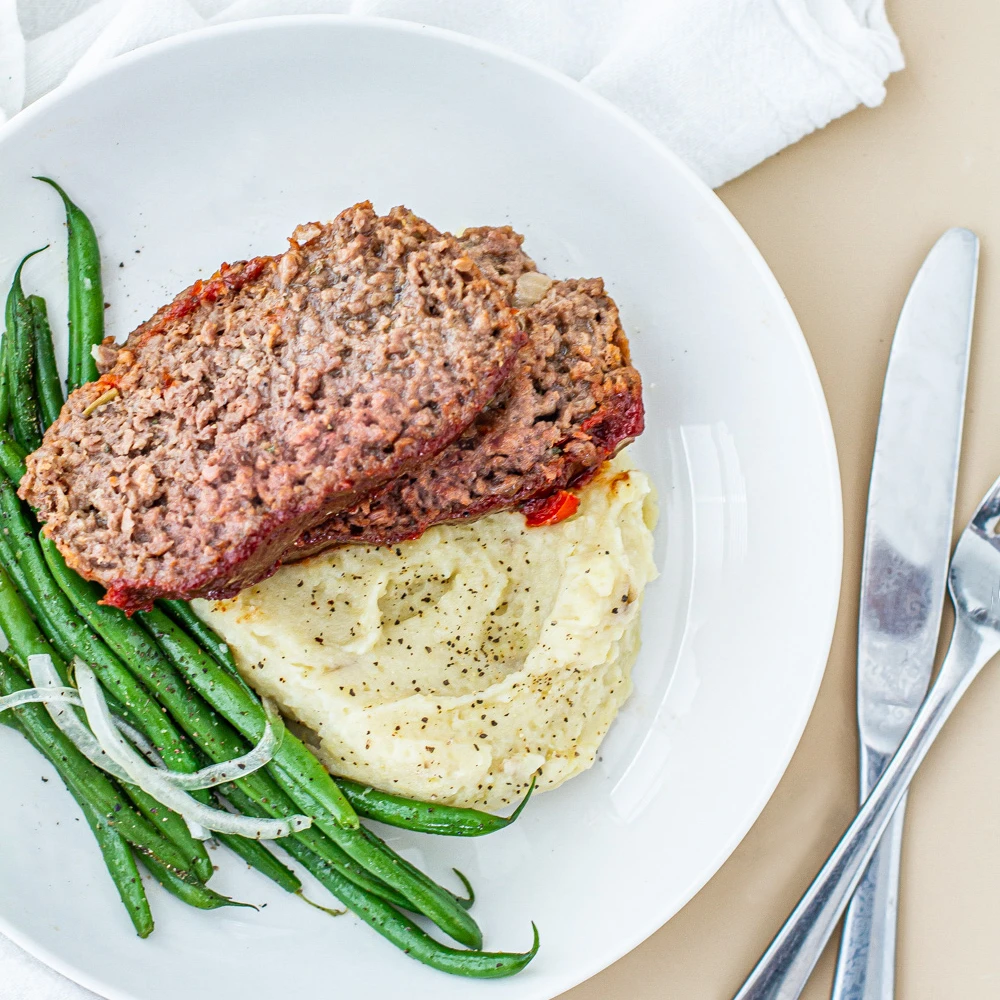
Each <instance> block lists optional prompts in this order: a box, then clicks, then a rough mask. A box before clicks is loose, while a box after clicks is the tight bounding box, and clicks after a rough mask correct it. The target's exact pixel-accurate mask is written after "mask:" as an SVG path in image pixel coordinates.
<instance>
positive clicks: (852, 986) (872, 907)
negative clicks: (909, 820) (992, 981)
mask: <svg viewBox="0 0 1000 1000" xmlns="http://www.w3.org/2000/svg"><path fill="white" fill-rule="evenodd" d="M880 756H881V755H880ZM885 762H886V763H887V762H888V760H887V759H886V761H885ZM879 773H881V770H880V772H879ZM905 811H906V796H905V795H904V796H903V800H902V801H901V802H900V803H899V805H898V806H897V807H896V811H895V812H894V813H893V814H892V819H891V820H890V821H889V826H888V828H887V829H886V831H885V833H883V834H882V839H881V840H880V841H879V843H878V847H877V848H876V849H875V856H874V857H873V858H872V860H871V864H869V865H868V868H867V869H866V871H865V874H864V877H863V878H862V879H861V884H860V885H859V886H858V888H857V891H856V892H855V893H854V897H853V898H852V899H851V903H850V906H848V907H847V913H846V914H845V916H844V931H843V934H842V936H841V939H840V953H839V955H838V957H837V971H836V973H835V974H834V977H833V990H832V992H831V993H830V1000H893V996H894V991H895V979H896V976H895V974H896V917H897V910H898V907H897V903H898V900H899V865H900V859H901V856H902V850H903V820H904V814H905Z"/></svg>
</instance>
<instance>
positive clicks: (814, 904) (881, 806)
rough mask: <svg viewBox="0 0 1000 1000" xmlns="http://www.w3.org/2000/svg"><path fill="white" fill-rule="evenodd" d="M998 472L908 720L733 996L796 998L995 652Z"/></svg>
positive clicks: (962, 539) (998, 630)
mask: <svg viewBox="0 0 1000 1000" xmlns="http://www.w3.org/2000/svg"><path fill="white" fill-rule="evenodd" d="M998 530H1000V479H998V480H997V481H996V482H995V483H994V484H993V486H992V488H991V489H990V491H989V493H987V494H986V496H985V497H984V498H983V500H982V503H980V505H979V507H978V508H977V510H976V512H975V514H974V515H973V516H972V520H971V521H970V522H969V524H968V526H967V527H966V529H965V530H964V531H963V532H962V534H961V535H960V536H959V539H958V545H957V546H956V547H955V553H954V555H953V556H952V560H951V566H950V568H949V571H948V592H949V593H950V595H951V600H952V603H953V604H954V605H955V629H954V631H953V633H952V637H951V643H950V645H949V647H948V652H947V654H946V656H945V658H944V662H943V663H942V664H941V669H940V670H939V671H938V676H937V678H936V680H935V681H934V683H933V685H932V686H931V689H930V691H928V693H927V699H926V700H925V701H924V703H923V705H922V706H921V707H920V711H919V712H917V714H916V716H915V718H914V720H913V724H912V726H911V727H910V729H909V731H908V732H907V734H906V736H905V737H904V739H903V742H902V743H901V744H900V746H899V749H898V750H897V751H896V755H895V756H894V757H893V758H892V760H891V761H890V763H889V766H888V767H887V768H886V769H885V772H884V773H883V775H882V777H881V778H880V779H879V781H878V783H877V784H876V785H875V787H874V788H873V789H872V792H871V794H870V795H869V796H868V798H867V799H865V802H864V804H863V805H862V806H861V809H860V810H859V811H858V814H857V816H856V817H855V818H854V821H853V822H852V823H851V825H850V826H849V827H848V828H847V831H846V832H845V833H844V836H843V837H842V838H841V839H840V842H839V843H838V844H837V846H836V847H835V848H834V849H833V853H832V854H831V855H830V857H829V859H828V860H827V862H826V864H824V865H823V867H822V868H821V869H820V872H819V874H818V875H817V876H816V878H815V880H814V881H813V883H812V885H811V886H810V887H809V888H808V889H807V890H806V893H805V895H804V896H803V897H802V899H801V900H800V901H799V904H798V906H796V907H795V909H794V910H793V911H792V913H791V915H790V916H789V918H788V919H787V920H786V921H785V923H784V925H783V926H782V928H781V930H780V931H778V933H777V935H776V936H775V938H774V940H773V941H772V942H771V944H770V945H769V947H768V949H767V951H766V952H764V955H763V956H762V958H761V960H760V961H759V962H758V963H757V965H756V967H755V968H754V970H753V971H752V972H751V973H750V975H749V977H748V978H747V980H746V982H745V983H744V984H743V986H742V987H741V988H740V991H739V993H737V994H736V997H735V998H734V1000H796V998H797V997H798V996H799V995H800V994H801V992H802V990H803V989H804V987H805V985H806V981H807V980H808V979H809V976H810V974H811V973H812V970H813V968H814V967H815V965H816V962H817V961H818V959H819V956H820V953H821V952H822V951H823V948H824V947H825V946H826V943H827V941H829V939H830V936H831V934H832V933H833V931H834V929H835V927H836V925H837V921H838V920H839V919H840V917H841V916H842V914H843V912H844V910H845V909H846V908H847V904H848V902H849V901H850V898H851V896H852V895H853V893H854V890H855V889H856V888H857V886H858V883H859V882H860V881H861V878H862V876H863V875H864V872H865V869H866V868H867V866H868V862H869V861H870V860H871V858H872V855H873V854H874V853H875V848H876V847H877V845H878V842H879V838H880V837H881V836H882V833H883V832H884V831H885V828H886V827H887V826H888V825H889V821H890V820H891V819H892V815H893V812H894V811H895V809H896V806H897V805H898V804H899V801H900V799H901V798H902V797H903V795H904V794H905V792H906V789H907V787H908V786H909V784H910V781H911V780H912V778H913V775H914V773H915V772H916V770H917V767H919V765H920V762H921V761H922V760H923V759H924V757H925V756H926V754H927V751H928V750H929V749H930V746H931V744H932V743H933V742H934V739H935V737H936V736H937V735H938V733H939V732H940V731H941V727H942V726H943V725H944V724H945V722H946V721H947V719H948V716H949V715H950V714H951V712H952V710H953V709H954V708H955V706H956V705H957V704H958V702H959V700H960V699H961V697H962V695H963V694H965V692H966V690H967V689H968V687H969V685H970V684H971V683H972V681H973V680H974V679H975V677H976V675H977V674H978V673H979V671H980V670H982V668H983V667H984V666H985V665H986V664H987V663H988V662H989V661H990V660H991V659H993V657H994V656H995V655H996V654H997V653H998V652H1000V534H998Z"/></svg>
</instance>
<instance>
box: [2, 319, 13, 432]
mask: <svg viewBox="0 0 1000 1000" xmlns="http://www.w3.org/2000/svg"><path fill="white" fill-rule="evenodd" d="M10 339H11V333H10V330H9V329H8V328H7V322H6V310H5V315H4V331H3V338H2V339H0V430H2V431H4V432H6V430H7V424H8V423H9V422H10V379H9V378H8V377H7V352H8V350H9V349H10Z"/></svg>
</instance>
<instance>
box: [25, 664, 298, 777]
mask: <svg viewBox="0 0 1000 1000" xmlns="http://www.w3.org/2000/svg"><path fill="white" fill-rule="evenodd" d="M73 663H74V667H77V666H78V665H79V664H81V663H83V661H82V660H81V659H80V658H79V657H77V658H76V659H74V661H73ZM84 665H85V666H86V664H84ZM28 669H29V670H30V672H31V679H32V681H33V682H34V683H35V685H36V687H37V688H39V689H41V690H45V691H53V690H60V691H69V692H72V694H73V695H74V696H75V697H76V700H75V701H72V700H71V699H68V698H59V699H51V700H49V701H48V704H47V707H48V705H51V704H55V703H58V702H60V701H61V702H69V703H70V704H74V705H82V704H83V703H82V702H81V701H80V700H79V695H78V694H77V692H76V690H75V689H74V688H63V687H61V686H60V680H59V675H58V673H56V669H55V666H54V664H53V663H52V657H50V656H48V655H47V654H35V655H33V656H29V657H28ZM35 700H39V701H40V700H42V699H35ZM264 710H265V711H266V712H267V725H266V726H265V727H264V734H263V736H262V737H261V739H260V742H259V743H258V744H257V745H256V746H255V747H254V748H253V749H252V750H250V751H249V752H247V753H245V754H243V756H242V757H234V758H233V759H232V760H226V761H222V763H219V764H211V765H209V766H208V767H203V768H202V769H201V770H199V771H194V772H193V773H191V774H182V773H179V772H177V771H169V770H166V768H164V767H162V761H161V760H160V758H159V755H158V754H157V753H156V748H155V747H154V746H153V745H152V744H151V743H150V742H149V740H147V739H146V737H145V736H143V735H142V733H140V732H138V731H137V730H135V729H133V728H132V726H130V725H129V724H128V723H127V722H124V721H122V720H121V719H115V720H114V722H115V728H116V729H118V730H119V731H121V732H122V733H124V734H125V735H126V736H127V737H128V739H129V741H130V742H131V743H132V744H133V745H134V746H135V747H136V748H137V749H138V750H139V751H140V753H142V754H143V755H145V756H146V757H149V758H152V759H153V760H154V761H155V762H156V763H157V764H158V765H161V769H162V770H163V774H162V777H163V780H164V781H168V782H170V784H172V785H173V786H174V787H175V788H181V789H183V790H184V791H189V792H193V791H196V790H198V789H200V788H214V787H215V786H216V785H222V784H224V783H225V782H227V781H235V780H236V779H238V778H245V777H247V775H250V774H253V772H254V771H259V770H260V769H261V768H262V767H264V766H265V765H266V764H268V763H269V762H270V761H271V759H272V758H273V757H274V753H275V751H276V750H277V749H278V747H279V746H280V745H281V740H282V738H283V737H284V734H285V727H284V723H283V722H282V721H281V716H280V715H279V714H278V711H277V709H276V708H275V707H274V703H273V702H271V701H270V700H269V699H265V701H264ZM49 715H51V716H52V720H53V722H55V724H56V725H57V726H58V727H59V728H60V729H61V730H62V731H63V732H64V733H65V734H66V735H67V736H68V737H69V738H70V740H71V741H72V742H73V745H74V746H75V747H76V748H77V749H78V750H79V751H80V752H81V753H82V754H83V755H84V756H85V757H86V758H87V759H88V760H89V761H90V762H91V763H92V764H96V765H97V766H98V767H99V768H101V769H102V770H104V771H107V772H108V774H111V775H113V776H114V777H115V778H117V779H118V780H119V781H130V780H131V779H130V778H129V776H128V774H127V772H126V771H125V770H124V769H123V768H121V767H119V766H117V765H116V764H115V762H114V759H113V758H112V757H111V756H110V755H109V754H108V752H107V750H106V749H105V747H104V745H103V743H102V742H101V741H100V740H98V739H96V738H95V737H94V735H93V734H92V733H91V732H90V730H88V729H87V727H86V726H85V725H84V724H83V722H82V721H81V720H80V718H79V717H78V716H77V715H76V714H75V713H74V712H69V711H67V710H66V709H65V708H63V709H53V708H51V707H49Z"/></svg>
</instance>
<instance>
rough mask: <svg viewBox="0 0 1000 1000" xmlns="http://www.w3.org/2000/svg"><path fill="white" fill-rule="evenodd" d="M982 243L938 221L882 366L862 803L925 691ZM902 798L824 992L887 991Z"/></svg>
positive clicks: (862, 627) (865, 572) (869, 553)
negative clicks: (938, 232) (941, 229)
mask: <svg viewBox="0 0 1000 1000" xmlns="http://www.w3.org/2000/svg"><path fill="white" fill-rule="evenodd" d="M978 259H979V241H978V239H977V238H976V236H975V235H974V234H973V233H971V232H969V231H968V230H967V229H949V230H948V232H946V233H945V234H944V235H943V236H942V237H941V238H940V239H939V240H938V241H937V243H935V244H934V247H933V248H932V249H931V251H930V253H929V254H928V255H927V259H926V260H925V261H924V263H923V265H922V266H921V268H920V270H919V271H918V272H917V276H916V278H915V279H914V281H913V285H912V286H911V288H910V291H909V294H908V295H907V297H906V301H905V302H904V304H903V310H902V312H901V313H900V316H899V323H898V324H897V326H896V333H895V336H894V338H893V342H892V350H891V352H890V354H889V365H888V368H887V369H886V375H885V388H884V390H883V393H882V410H881V415H880V417H879V425H878V435H877V437H876V440H875V457H874V460H873V462H872V475H871V485H870V487H869V491H868V516H867V521H866V528H865V546H864V561H863V564H862V571H861V608H860V622H859V625H858V729H859V734H860V738H861V782H860V791H861V801H862V802H863V801H864V800H865V799H866V798H867V797H868V793H869V792H870V791H871V788H872V786H873V785H874V784H875V782H876V781H878V779H879V777H880V776H881V774H882V772H883V771H884V770H885V767H886V765H887V764H888V763H889V761H890V759H891V758H892V755H893V754H894V753H895V752H896V748H897V747H898V746H899V744H900V742H901V741H902V739H903V736H904V735H905V734H906V731H907V729H909V727H910V723H911V722H912V721H913V716H914V715H915V714H916V712H917V709H918V708H919V707H920V703H921V702H922V701H923V699H924V696H925V695H926V693H927V687H928V684H929V683H930V679H931V670H932V668H933V665H934V652H935V649H936V647H937V640H938V632H939V630H940V627H941V610H942V608H943V606H944V597H945V585H946V581H947V574H948V559H949V556H950V554H951V539H952V526H953V522H954V513H955V486H956V481H957V478H958V457H959V451H960V448H961V441H962V418H963V415H964V413H965V388H966V382H967V376H968V370H969V344H970V340H971V335H972V314H973V307H974V302H975V294H976V272H977V266H978ZM905 808H906V799H905V798H904V799H903V800H902V801H901V802H900V804H899V808H898V809H897V810H896V813H895V815H894V816H893V819H892V822H891V823H890V824H889V827H888V829H887V830H886V832H885V834H884V835H883V837H882V841H881V843H880V845H879V848H878V850H877V852H876V853H875V856H874V858H873V859H872V862H871V865H870V866H869V868H868V871H867V873H866V874H865V877H864V879H863V880H862V882H861V884H860V885H859V886H858V889H857V891H856V892H855V894H854V898H853V900H852V901H851V905H850V906H849V908H848V910H847V916H846V918H845V921H844V932H843V936H842V938H841V943H840V955H839V957H838V961H837V971H836V975H835V977H834V986H833V993H832V997H833V1000H892V997H893V994H894V979H895V953H896V911H897V900H898V890H899V865H900V854H901V845H902V835H903V819H904V810H905Z"/></svg>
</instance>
